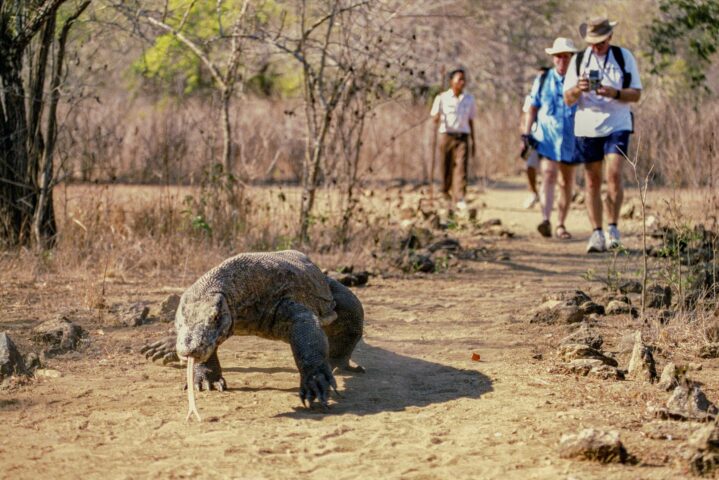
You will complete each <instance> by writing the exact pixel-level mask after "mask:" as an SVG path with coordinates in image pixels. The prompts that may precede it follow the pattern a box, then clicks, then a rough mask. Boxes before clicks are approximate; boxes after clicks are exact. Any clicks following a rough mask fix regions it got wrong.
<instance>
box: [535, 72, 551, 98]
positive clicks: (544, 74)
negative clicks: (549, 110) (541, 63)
mask: <svg viewBox="0 0 719 480" xmlns="http://www.w3.org/2000/svg"><path fill="white" fill-rule="evenodd" d="M549 70H550V69H549V68H542V73H540V74H539V90H537V98H542V88H544V82H545V80H547V75H549Z"/></svg>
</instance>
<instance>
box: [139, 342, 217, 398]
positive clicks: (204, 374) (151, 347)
mask: <svg viewBox="0 0 719 480" xmlns="http://www.w3.org/2000/svg"><path fill="white" fill-rule="evenodd" d="M176 341H177V336H176V335H169V336H167V337H165V338H163V339H161V340H158V341H156V342H153V343H146V344H145V345H144V346H143V347H142V348H141V349H140V353H143V354H144V355H145V358H147V359H152V361H153V362H154V361H157V360H162V364H163V365H167V364H168V363H173V362H179V361H180V359H179V357H178V356H177V350H176V347H175V343H176ZM194 383H195V385H194V388H196V389H197V390H219V391H223V390H226V389H227V382H225V379H224V377H223V376H222V367H221V366H220V360H219V359H218V358H217V349H215V351H214V352H212V355H210V358H208V359H207V360H206V361H205V362H202V363H197V364H195V374H194ZM185 388H187V385H185Z"/></svg>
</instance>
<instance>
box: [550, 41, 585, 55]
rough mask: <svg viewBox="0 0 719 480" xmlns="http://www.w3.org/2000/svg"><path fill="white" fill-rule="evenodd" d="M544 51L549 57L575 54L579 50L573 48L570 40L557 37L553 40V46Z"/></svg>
mask: <svg viewBox="0 0 719 480" xmlns="http://www.w3.org/2000/svg"><path fill="white" fill-rule="evenodd" d="M544 51H545V52H547V53H548V54H549V55H557V54H560V53H577V52H578V51H579V49H577V47H575V46H574V42H573V41H572V39H571V38H564V37H557V38H556V39H555V40H554V45H552V46H551V47H550V48H545V49H544Z"/></svg>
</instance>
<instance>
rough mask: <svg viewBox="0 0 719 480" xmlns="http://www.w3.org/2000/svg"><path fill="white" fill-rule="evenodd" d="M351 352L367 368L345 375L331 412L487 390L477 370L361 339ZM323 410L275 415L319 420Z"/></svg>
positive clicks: (373, 409) (382, 408) (399, 406)
mask: <svg viewBox="0 0 719 480" xmlns="http://www.w3.org/2000/svg"><path fill="white" fill-rule="evenodd" d="M352 358H353V359H354V360H356V361H357V363H359V364H360V365H362V366H363V367H365V368H366V369H367V372H366V373H364V374H355V375H348V376H344V377H343V378H344V388H343V389H342V391H341V392H340V393H341V394H342V397H343V398H337V397H336V396H335V399H336V402H335V403H334V404H333V405H332V406H331V408H330V414H334V415H337V414H355V415H373V414H376V413H380V412H387V411H401V410H404V409H406V408H407V407H426V406H428V405H432V404H436V403H443V402H449V401H451V400H456V399H459V398H479V397H480V396H482V394H484V393H488V392H491V391H492V390H493V389H492V381H491V380H490V378H489V377H487V376H486V375H484V374H482V373H480V372H478V371H477V370H470V369H459V368H454V367H450V366H447V365H442V364H439V363H433V362H428V361H426V360H421V359H419V358H413V357H408V356H405V355H400V354H398V353H394V352H390V351H389V350H385V349H384V348H380V347H373V346H371V345H368V344H366V343H364V342H360V344H359V345H358V346H357V349H356V350H355V353H354V354H353V356H352ZM320 412H321V410H319V409H313V410H307V409H304V408H299V407H298V408H296V409H295V410H294V411H293V412H288V413H283V414H280V415H278V416H281V417H291V418H305V419H315V420H319V419H321V418H322V415H318V413H320Z"/></svg>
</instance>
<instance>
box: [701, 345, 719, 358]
mask: <svg viewBox="0 0 719 480" xmlns="http://www.w3.org/2000/svg"><path fill="white" fill-rule="evenodd" d="M698 355H699V357H701V358H719V343H710V344H707V345H702V346H701V347H700V348H699V352H698Z"/></svg>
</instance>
